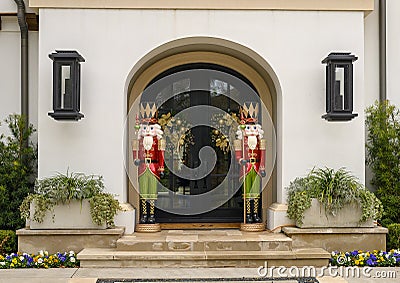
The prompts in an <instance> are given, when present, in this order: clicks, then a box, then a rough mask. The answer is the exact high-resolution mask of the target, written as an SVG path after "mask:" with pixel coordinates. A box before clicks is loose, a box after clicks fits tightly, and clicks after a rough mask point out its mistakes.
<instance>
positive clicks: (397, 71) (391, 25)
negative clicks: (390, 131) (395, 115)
mask: <svg viewBox="0 0 400 283" xmlns="http://www.w3.org/2000/svg"><path fill="white" fill-rule="evenodd" d="M399 15H400V1H396V0H388V1H387V22H386V24H387V39H386V44H387V51H386V52H387V54H386V56H387V98H388V99H389V100H390V101H391V102H392V103H394V104H395V105H396V106H397V107H400V85H399V77H400V56H399V50H400V36H399V34H400V17H399Z"/></svg>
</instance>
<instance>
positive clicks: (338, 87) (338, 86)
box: [333, 67, 345, 110]
mask: <svg viewBox="0 0 400 283" xmlns="http://www.w3.org/2000/svg"><path fill="white" fill-rule="evenodd" d="M344 77H345V68H344V67H336V68H335V83H334V92H333V100H334V108H335V110H344V97H345V82H344Z"/></svg>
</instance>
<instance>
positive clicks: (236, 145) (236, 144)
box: [233, 140, 242, 150]
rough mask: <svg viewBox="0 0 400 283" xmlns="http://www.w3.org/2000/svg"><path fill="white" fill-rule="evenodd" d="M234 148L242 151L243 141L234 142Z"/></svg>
mask: <svg viewBox="0 0 400 283" xmlns="http://www.w3.org/2000/svg"><path fill="white" fill-rule="evenodd" d="M233 148H234V149H235V150H241V149H242V141H241V140H234V141H233Z"/></svg>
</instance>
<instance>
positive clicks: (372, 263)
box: [367, 258, 375, 266]
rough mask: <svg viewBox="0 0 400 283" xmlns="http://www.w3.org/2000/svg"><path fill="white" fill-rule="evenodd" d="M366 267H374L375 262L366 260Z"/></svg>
mask: <svg viewBox="0 0 400 283" xmlns="http://www.w3.org/2000/svg"><path fill="white" fill-rule="evenodd" d="M367 265H368V266H374V265H375V262H374V261H373V260H372V259H370V258H369V259H367Z"/></svg>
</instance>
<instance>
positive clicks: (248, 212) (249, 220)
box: [245, 199, 253, 224]
mask: <svg viewBox="0 0 400 283" xmlns="http://www.w3.org/2000/svg"><path fill="white" fill-rule="evenodd" d="M245 206H246V224H251V223H253V218H252V217H251V203H250V200H249V199H246V204H245Z"/></svg>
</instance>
